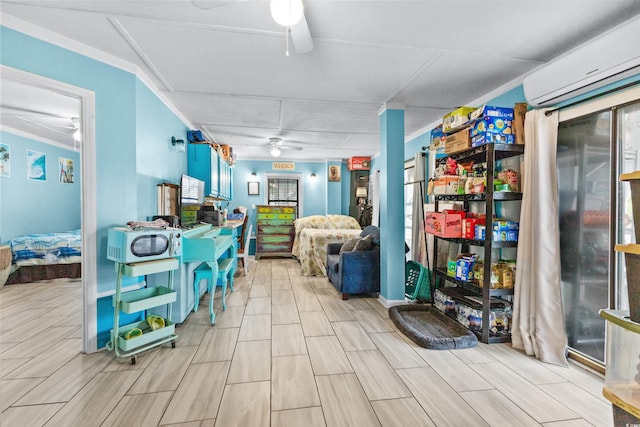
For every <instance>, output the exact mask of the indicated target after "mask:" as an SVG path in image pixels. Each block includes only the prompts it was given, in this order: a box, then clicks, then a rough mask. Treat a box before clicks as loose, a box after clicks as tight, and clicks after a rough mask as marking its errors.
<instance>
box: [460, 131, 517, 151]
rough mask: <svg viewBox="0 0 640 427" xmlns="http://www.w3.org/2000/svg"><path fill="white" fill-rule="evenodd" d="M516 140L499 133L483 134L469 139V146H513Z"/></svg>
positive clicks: (511, 136)
mask: <svg viewBox="0 0 640 427" xmlns="http://www.w3.org/2000/svg"><path fill="white" fill-rule="evenodd" d="M515 142H516V139H515V137H514V136H513V135H511V134H509V135H505V134H501V133H488V132H484V133H481V134H478V135H476V136H474V137H473V138H471V146H472V147H479V146H481V145H484V144H515Z"/></svg>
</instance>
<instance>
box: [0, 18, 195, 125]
mask: <svg viewBox="0 0 640 427" xmlns="http://www.w3.org/2000/svg"><path fill="white" fill-rule="evenodd" d="M0 25H2V26H3V27H7V28H10V29H12V30H15V31H18V32H20V33H23V34H26V35H28V36H30V37H33V38H36V39H39V40H42V41H44V42H47V43H51V44H53V45H55V46H58V47H61V48H63V49H67V50H69V51H71V52H74V53H77V54H79V55H82V56H85V57H87V58H90V59H93V60H95V61H98V62H101V63H103V64H106V65H109V66H111V67H114V68H118V69H120V70H123V71H126V72H128V73H131V74H133V75H135V76H136V77H137V78H138V79H140V81H141V82H142V83H143V84H144V85H145V86H147V87H148V88H149V90H150V91H151V92H153V94H154V95H156V96H157V97H158V99H160V101H162V103H163V104H165V105H166V106H167V108H169V110H171V112H173V113H174V114H175V115H176V116H177V117H178V118H179V119H180V120H181V121H182V122H183V123H184V124H185V125H186V126H188V127H189V128H191V129H194V126H193V124H192V123H191V122H190V121H189V120H187V118H186V117H185V116H184V115H183V114H182V113H181V112H180V110H178V109H177V108H176V107H175V105H173V103H172V102H171V101H170V100H169V99H168V98H167V97H166V95H165V94H164V93H162V91H160V90H159V89H158V87H157V86H156V84H155V83H153V80H151V79H150V78H149V76H148V75H147V74H146V73H145V72H144V71H143V70H142V69H141V68H140V67H138V66H137V65H136V64H132V63H131V62H129V61H125V60H124V59H122V58H119V57H117V56H115V55H112V54H110V53H107V52H104V51H102V50H100V49H97V48H95V47H93V46H89V45H87V44H84V43H81V42H79V41H77V40H74V39H71V38H69V37H66V36H63V35H62V34H58V33H56V32H53V31H51V30H47V29H45V28H42V27H39V26H37V25H34V24H32V23H30V22H27V21H24V20H22V19H19V18H16V17H15V16H12V15H9V14H7V13H2V12H0Z"/></svg>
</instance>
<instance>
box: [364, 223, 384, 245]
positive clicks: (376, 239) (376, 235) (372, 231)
mask: <svg viewBox="0 0 640 427" xmlns="http://www.w3.org/2000/svg"><path fill="white" fill-rule="evenodd" d="M367 236H371V238H372V239H373V244H375V245H378V246H380V228H378V227H377V226H375V225H368V226H366V227H365V228H364V230H362V232H361V233H360V237H367Z"/></svg>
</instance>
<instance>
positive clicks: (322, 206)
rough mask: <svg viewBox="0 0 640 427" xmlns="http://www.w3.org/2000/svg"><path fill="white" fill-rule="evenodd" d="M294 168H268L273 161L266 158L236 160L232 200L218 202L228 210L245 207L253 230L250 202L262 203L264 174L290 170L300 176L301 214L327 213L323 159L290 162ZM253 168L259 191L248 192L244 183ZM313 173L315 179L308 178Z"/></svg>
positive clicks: (325, 165)
mask: <svg viewBox="0 0 640 427" xmlns="http://www.w3.org/2000/svg"><path fill="white" fill-rule="evenodd" d="M293 163H295V170H293V171H281V170H274V169H273V168H272V165H273V162H272V161H269V160H241V159H240V160H237V161H236V164H235V168H234V171H233V200H231V201H230V202H224V203H222V205H221V207H222V209H224V208H225V207H228V209H229V212H231V211H233V209H234V208H236V207H238V206H244V207H246V208H247V209H248V213H249V221H250V223H251V224H253V230H254V231H253V232H254V233H255V229H256V223H255V216H256V212H255V210H253V209H252V205H262V204H265V203H266V200H267V199H266V197H267V193H266V187H265V186H266V185H267V181H266V178H265V174H282V175H287V174H292V175H296V174H297V175H300V176H301V180H302V192H303V194H302V203H303V212H302V215H303V216H310V215H326V214H327V170H328V169H327V164H326V162H293ZM252 172H255V173H256V175H257V178H256V179H257V180H258V182H259V183H260V194H259V195H258V196H249V195H248V188H247V185H248V184H247V183H248V182H249V180H250V179H252V178H251V173H252ZM312 173H315V174H316V179H315V180H312V179H311V174H312Z"/></svg>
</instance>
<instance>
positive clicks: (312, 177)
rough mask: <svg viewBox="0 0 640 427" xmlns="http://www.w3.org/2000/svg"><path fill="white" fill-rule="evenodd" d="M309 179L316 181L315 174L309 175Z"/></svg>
mask: <svg viewBox="0 0 640 427" xmlns="http://www.w3.org/2000/svg"><path fill="white" fill-rule="evenodd" d="M311 179H312V180H314V181H315V180H316V174H315V173H312V174H311Z"/></svg>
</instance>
